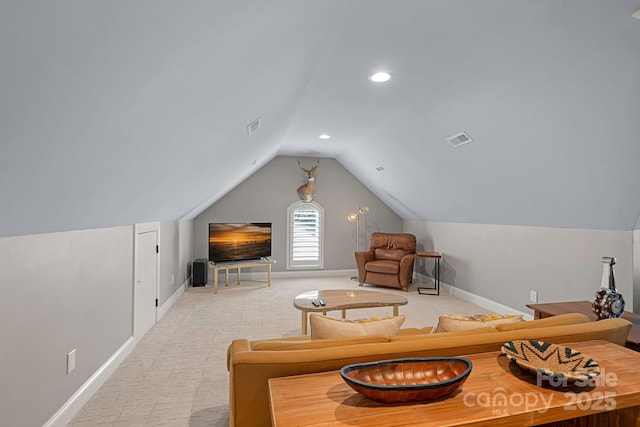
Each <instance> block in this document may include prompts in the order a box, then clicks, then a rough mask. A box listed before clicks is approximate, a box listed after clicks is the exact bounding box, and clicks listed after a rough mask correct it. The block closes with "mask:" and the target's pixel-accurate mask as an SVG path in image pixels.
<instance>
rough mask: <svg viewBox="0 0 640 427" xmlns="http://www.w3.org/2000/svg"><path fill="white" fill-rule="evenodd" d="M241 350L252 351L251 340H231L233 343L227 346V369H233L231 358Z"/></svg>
mask: <svg viewBox="0 0 640 427" xmlns="http://www.w3.org/2000/svg"><path fill="white" fill-rule="evenodd" d="M241 351H251V343H250V342H249V340H247V339H244V338H239V339H236V340H233V341H231V344H229V347H227V371H229V370H230V369H231V359H232V358H233V355H234V354H237V353H239V352H241Z"/></svg>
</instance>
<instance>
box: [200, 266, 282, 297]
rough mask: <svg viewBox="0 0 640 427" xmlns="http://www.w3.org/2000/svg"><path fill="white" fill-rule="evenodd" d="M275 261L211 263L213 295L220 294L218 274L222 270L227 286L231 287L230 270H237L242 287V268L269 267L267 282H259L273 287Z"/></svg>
mask: <svg viewBox="0 0 640 427" xmlns="http://www.w3.org/2000/svg"><path fill="white" fill-rule="evenodd" d="M273 263H274V261H263V260H255V261H251V260H249V261H230V262H218V263H210V264H209V266H210V268H212V269H213V293H214V294H217V293H218V273H219V272H220V271H221V270H224V272H225V278H226V280H225V284H224V285H225V286H229V270H230V269H237V281H238V285H240V269H241V268H249V267H267V280H259V281H261V282H266V283H267V286H271V264H273Z"/></svg>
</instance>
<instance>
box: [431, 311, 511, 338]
mask: <svg viewBox="0 0 640 427" xmlns="http://www.w3.org/2000/svg"><path fill="white" fill-rule="evenodd" d="M515 322H522V314H495V313H493V314H474V315H463V314H443V315H441V316H440V317H439V319H438V324H437V326H436V327H434V328H433V329H432V330H431V333H432V334H433V333H438V332H452V331H463V330H467V329H477V328H484V327H485V326H492V327H495V326H496V325H500V324H504V323H515Z"/></svg>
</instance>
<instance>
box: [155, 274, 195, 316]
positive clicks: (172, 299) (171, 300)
mask: <svg viewBox="0 0 640 427" xmlns="http://www.w3.org/2000/svg"><path fill="white" fill-rule="evenodd" d="M187 286H189V279H187V280H186V281H185V282H184V283H183V284H182V285H180V286H178V289H176V291H175V292H174V293H173V295H171V296H170V297H169V298H168V299H167V300H166V301H165V302H164V304H162V305H161V306H160V307H158V313H157V319H156V322H157V321H159V320H160V319H162V318H163V317H164V315H165V314H167V311H169V309H170V308H171V306H172V305H173V304H175V303H176V301H178V298H180V295H182V294H183V293H184V291H185V289H187Z"/></svg>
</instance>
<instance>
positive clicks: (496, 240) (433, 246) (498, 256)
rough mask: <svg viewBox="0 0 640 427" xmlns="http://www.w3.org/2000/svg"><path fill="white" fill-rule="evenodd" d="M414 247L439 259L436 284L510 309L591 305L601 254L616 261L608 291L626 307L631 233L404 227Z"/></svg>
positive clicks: (427, 224)
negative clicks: (613, 289) (534, 304)
mask: <svg viewBox="0 0 640 427" xmlns="http://www.w3.org/2000/svg"><path fill="white" fill-rule="evenodd" d="M405 231H407V232H410V233H414V234H415V235H416V237H417V239H418V243H419V245H421V246H422V247H423V248H424V249H426V250H436V251H439V252H442V254H443V269H442V281H443V282H445V283H447V284H450V285H453V286H456V287H458V288H460V289H463V290H466V291H468V292H471V293H474V294H476V295H479V296H482V297H485V298H487V299H490V300H493V301H496V302H498V303H501V304H504V305H506V306H509V307H512V308H514V309H517V310H520V311H524V312H530V310H529V309H528V308H527V307H526V304H529V303H530V302H529V291H530V290H535V291H537V292H538V302H539V303H545V302H556V301H575V300H591V299H592V298H593V294H594V293H595V291H596V290H597V289H598V288H599V287H600V280H601V278H602V263H601V262H600V258H601V257H603V256H614V257H616V258H617V261H618V263H617V265H616V266H615V269H614V271H615V277H616V285H617V288H618V290H619V291H620V292H621V293H622V295H623V296H624V298H625V301H626V309H627V310H632V308H633V300H634V295H633V268H634V267H633V244H634V243H633V232H631V231H606V230H583V229H563V228H546V227H523V226H506V225H482V224H457V223H445V222H422V221H406V222H405Z"/></svg>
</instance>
